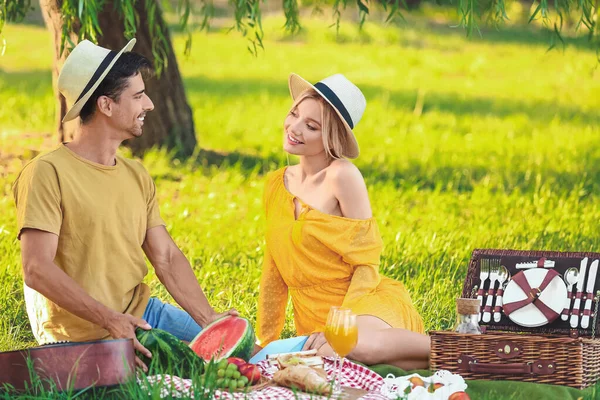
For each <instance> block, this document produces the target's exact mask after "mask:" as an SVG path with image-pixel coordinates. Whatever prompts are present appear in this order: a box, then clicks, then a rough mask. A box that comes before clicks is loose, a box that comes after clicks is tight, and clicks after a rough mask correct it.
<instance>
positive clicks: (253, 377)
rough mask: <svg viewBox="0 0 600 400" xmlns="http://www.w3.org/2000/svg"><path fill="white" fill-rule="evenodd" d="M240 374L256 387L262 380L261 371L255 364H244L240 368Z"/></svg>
mask: <svg viewBox="0 0 600 400" xmlns="http://www.w3.org/2000/svg"><path fill="white" fill-rule="evenodd" d="M239 371H240V374H242V375H243V376H245V377H246V378H248V381H249V382H250V383H251V384H252V385H254V384H256V383H258V381H259V380H260V370H259V369H258V366H256V365H254V364H244V365H242V366H241V367H239Z"/></svg>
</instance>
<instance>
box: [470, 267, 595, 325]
mask: <svg viewBox="0 0 600 400" xmlns="http://www.w3.org/2000/svg"><path fill="white" fill-rule="evenodd" d="M504 261H507V260H504ZM589 261H590V260H588V257H585V258H583V259H582V260H581V261H580V265H579V268H576V267H569V268H567V269H566V270H565V272H564V274H563V275H562V276H561V278H562V280H564V284H565V285H566V293H567V294H566V298H565V300H564V308H562V301H559V303H558V309H557V312H556V314H554V315H555V316H556V318H558V314H560V320H562V321H564V322H567V321H568V322H569V325H570V326H571V328H577V327H581V328H583V329H587V328H588V327H589V326H590V318H591V317H593V315H592V300H593V299H594V289H595V286H596V278H597V275H598V264H599V263H600V260H593V261H592V262H591V263H589ZM505 263H506V262H505ZM555 264H556V263H555V262H554V261H552V260H547V259H545V258H541V259H539V260H538V261H530V262H519V263H516V264H512V265H514V269H516V270H528V269H531V268H540V270H538V271H541V269H554V268H555V266H556V265H555ZM507 265H509V264H507ZM509 266H510V265H509ZM479 267H480V268H479V280H480V282H479V286H478V290H477V299H478V300H479V305H480V312H479V321H480V322H484V323H488V322H491V321H492V318H493V321H494V322H500V320H501V315H502V313H503V295H504V289H505V288H506V286H507V285H508V283H509V282H511V274H510V272H509V270H508V269H507V268H506V267H505V266H504V265H502V260H501V259H500V258H481V259H480V260H479ZM561 269H562V268H561ZM520 273H522V272H520ZM550 273H551V274H554V275H555V276H556V278H557V279H558V277H559V276H560V274H557V273H555V272H550V271H549V272H548V274H550ZM527 274H528V273H527ZM519 278H520V277H519ZM515 279H516V278H515ZM488 281H489V284H487V285H486V283H487V282H488ZM557 284H559V285H560V286H562V285H563V283H562V281H557ZM486 287H487V290H486V289H485V288H486ZM562 287H563V288H562V289H560V291H556V292H555V291H551V292H550V293H551V294H552V295H560V296H561V298H563V296H564V290H565V289H564V287H565V286H562ZM533 290H534V291H535V290H537V291H538V293H537V295H536V298H537V296H539V295H540V291H539V289H537V288H534V289H533ZM511 291H512V292H511V294H512V293H513V292H514V291H513V284H511ZM525 294H526V295H527V296H529V295H530V294H529V293H525ZM507 301H508V300H507ZM530 301H531V300H530ZM507 307H508V305H507ZM561 309H562V311H561ZM508 311H509V310H508V308H507V312H506V315H509V312H508ZM511 319H512V316H511ZM547 322H552V321H551V320H549V321H547ZM523 323H525V322H523Z"/></svg>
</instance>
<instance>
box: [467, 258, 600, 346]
mask: <svg viewBox="0 0 600 400" xmlns="http://www.w3.org/2000/svg"><path fill="white" fill-rule="evenodd" d="M588 260H589V261H588ZM595 260H600V253H592V252H558V251H537V250H504V249H476V250H474V251H473V253H472V255H471V260H470V261H469V268H468V271H467V276H466V279H465V281H464V285H463V291H462V297H463V298H471V299H476V300H478V302H479V301H480V302H481V303H480V304H482V310H481V311H482V316H484V314H483V312H484V311H486V310H487V312H488V315H487V318H485V319H484V318H483V317H482V319H481V321H480V322H479V323H480V325H481V326H482V328H483V329H485V330H486V331H507V332H519V333H533V334H537V335H539V334H551V335H561V336H570V337H579V336H584V337H590V336H592V335H593V331H594V329H593V327H594V325H595V330H596V331H599V330H600V318H596V316H595V315H594V313H595V310H596V307H597V306H598V297H599V296H598V295H597V294H598V293H599V292H597V290H600V284H599V283H598V276H597V274H596V269H595V268H590V267H589V265H591V264H592V263H593V262H594V261H595ZM584 263H587V265H588V268H587V270H586V269H584V268H583V265H584ZM596 264H597V263H596ZM486 266H487V267H488V269H489V270H493V269H494V267H496V270H498V267H500V266H503V267H505V268H506V269H507V270H508V272H509V277H508V279H507V280H506V281H504V283H503V285H502V287H500V285H499V284H498V280H494V276H491V275H493V274H489V273H488V274H487V275H486V276H485V279H483V285H481V283H482V279H481V278H482V276H483V275H485V273H484V274H482V273H481V272H482V267H483V269H484V271H485V267H486ZM490 266H491V268H490ZM570 268H571V269H572V268H577V269H578V270H579V271H581V272H582V273H583V274H584V275H585V276H584V277H583V278H580V279H581V280H580V281H578V282H577V283H578V284H573V285H567V284H565V280H564V275H565V273H566V271H567V270H568V269H570ZM590 270H591V272H590ZM592 275H593V276H592ZM546 278H547V281H548V282H546V284H545V285H546V286H545V287H543V288H541V284H542V282H544V280H545V279H546ZM492 281H493V284H494V285H493V286H492V287H491V288H490V284H491V282H492ZM577 286H579V287H577ZM528 287H529V290H527V289H528ZM482 289H483V290H482ZM490 289H491V290H490ZM534 289H535V290H534ZM569 289H571V291H569ZM532 292H533V298H532V297H530V296H532ZM490 294H491V299H490V300H491V301H490V302H488V297H489V295H490ZM478 295H481V298H479V297H478ZM500 295H503V297H504V299H503V300H504V304H505V305H503V304H502V302H501V301H498V298H499V297H501V296H500ZM527 298H528V299H529V300H526V299H527ZM540 299H541V301H540ZM525 300H526V301H525ZM577 300H579V301H577ZM520 301H521V303H519V302H520ZM511 303H517V304H511ZM567 303H568V304H569V306H567ZM561 304H562V307H561ZM486 306H487V307H486ZM515 306H516V307H515ZM544 306H548V307H546V308H545V307H544ZM504 307H506V308H507V310H508V315H507V313H506V312H505V310H504ZM540 308H541V309H544V311H541V309H540ZM547 308H549V309H550V310H551V311H549V310H548V309H547ZM563 313H564V315H562V314H563ZM494 316H495V317H496V318H494ZM574 319H576V320H577V321H576V323H574V324H573V326H574V327H571V323H572V322H573V320H574ZM486 320H487V321H486ZM490 333H491V332H490Z"/></svg>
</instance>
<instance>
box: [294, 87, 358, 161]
mask: <svg viewBox="0 0 600 400" xmlns="http://www.w3.org/2000/svg"><path fill="white" fill-rule="evenodd" d="M306 99H313V100H316V101H317V102H319V104H320V105H321V132H322V134H323V147H325V153H326V154H327V157H328V158H330V159H334V160H338V159H341V158H344V150H346V148H347V146H348V136H347V133H346V126H345V125H344V123H343V122H342V119H341V118H340V116H339V115H338V114H337V112H336V111H335V110H334V108H333V106H332V105H331V104H329V103H328V102H327V101H325V99H324V98H323V96H321V95H320V94H319V93H317V91H316V90H314V89H307V90H305V91H304V92H302V94H300V96H298V97H297V98H296V100H294V104H292V108H291V109H290V110H294V109H296V108H297V107H298V105H299V104H300V103H301V102H303V101H304V100H306Z"/></svg>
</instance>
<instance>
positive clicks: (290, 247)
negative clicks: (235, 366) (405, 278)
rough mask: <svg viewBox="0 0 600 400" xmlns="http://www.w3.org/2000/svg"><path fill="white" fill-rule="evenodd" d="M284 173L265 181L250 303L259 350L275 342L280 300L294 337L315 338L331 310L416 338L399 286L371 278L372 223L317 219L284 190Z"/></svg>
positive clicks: (375, 232)
mask: <svg viewBox="0 0 600 400" xmlns="http://www.w3.org/2000/svg"><path fill="white" fill-rule="evenodd" d="M284 172H285V168H282V169H280V170H277V171H275V172H272V173H270V174H269V176H268V177H267V183H266V186H265V193H264V202H265V208H266V220H267V230H266V250H265V256H264V263H263V270H262V277H261V281H260V291H259V300H258V317H257V336H258V340H259V344H260V345H261V346H265V345H266V344H268V343H270V342H272V341H274V340H276V339H279V335H280V334H281V331H282V329H283V326H284V323H285V309H286V305H287V300H288V294H289V295H290V296H291V298H292V304H293V307H294V322H295V325H296V332H297V334H298V335H307V334H311V333H313V332H323V331H324V328H325V323H326V321H327V314H328V312H329V308H330V307H331V306H340V305H341V306H343V307H348V308H351V309H352V310H353V312H354V313H356V314H357V315H373V316H375V317H378V318H380V319H382V320H383V321H385V322H387V323H388V324H389V325H391V326H392V327H394V328H404V329H408V330H411V331H415V332H420V333H423V332H424V329H423V321H422V319H421V317H420V315H419V314H418V312H417V311H416V310H415V308H414V307H413V304H412V301H411V299H410V296H409V294H408V292H407V290H406V289H405V287H404V285H403V284H402V283H400V282H398V281H395V280H393V279H390V278H387V277H383V276H381V275H380V274H379V258H380V254H381V250H382V245H383V242H382V240H381V235H380V233H379V228H378V227H377V222H376V221H375V219H374V218H370V219H367V220H358V219H351V218H344V217H338V216H333V215H328V214H324V213H322V212H320V211H318V210H315V209H313V208H311V207H310V206H308V205H306V204H304V203H302V201H301V200H300V199H297V200H298V201H299V202H300V204H302V212H301V213H300V215H298V218H297V219H296V218H295V215H294V210H295V204H294V199H295V196H294V195H292V194H291V193H290V192H289V191H288V190H287V189H286V187H285V185H284Z"/></svg>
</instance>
